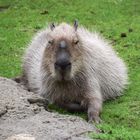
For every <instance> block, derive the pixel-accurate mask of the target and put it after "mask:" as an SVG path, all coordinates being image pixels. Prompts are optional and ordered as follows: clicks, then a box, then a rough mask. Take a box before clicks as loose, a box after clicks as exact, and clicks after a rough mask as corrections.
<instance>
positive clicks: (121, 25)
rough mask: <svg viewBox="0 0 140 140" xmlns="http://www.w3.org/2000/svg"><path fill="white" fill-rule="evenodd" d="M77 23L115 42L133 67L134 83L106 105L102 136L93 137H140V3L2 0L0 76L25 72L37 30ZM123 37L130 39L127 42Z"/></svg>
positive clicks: (111, 139)
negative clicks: (52, 24)
mask: <svg viewBox="0 0 140 140" xmlns="http://www.w3.org/2000/svg"><path fill="white" fill-rule="evenodd" d="M5 6H9V8H8V9H6V8H4V7H5ZM74 19H78V20H79V23H80V24H81V25H84V26H86V27H87V28H89V29H92V30H96V31H98V32H101V34H102V35H103V36H105V37H106V38H107V39H109V40H111V41H112V43H113V47H114V49H115V50H116V51H117V52H118V53H119V55H120V57H122V58H123V59H124V61H125V62H126V64H127V66H128V69H129V80H130V84H129V86H128V89H127V90H126V91H125V95H124V96H122V97H120V98H119V99H116V100H114V101H108V102H105V103H104V107H103V112H102V114H101V118H102V120H103V121H104V122H103V123H102V124H100V125H97V127H99V128H100V129H101V130H102V133H101V134H90V137H92V138H93V139H94V138H97V139H102V140H138V139H140V1H139V0H69V1H68V0H20V1H19V0H0V76H5V77H14V76H16V75H19V74H20V73H21V57H22V54H23V52H24V49H25V47H26V45H27V44H28V43H29V42H30V40H31V38H32V36H33V35H34V34H35V32H36V31H38V30H39V29H41V28H43V27H45V26H46V25H47V24H48V22H63V21H65V22H69V23H72V22H73V21H74ZM130 29H132V32H129V30H130ZM121 33H126V35H127V36H126V37H123V38H122V37H121V36H120V34H121ZM79 115H80V116H84V117H85V114H79Z"/></svg>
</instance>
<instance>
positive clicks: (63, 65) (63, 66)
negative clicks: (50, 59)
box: [55, 61, 71, 70]
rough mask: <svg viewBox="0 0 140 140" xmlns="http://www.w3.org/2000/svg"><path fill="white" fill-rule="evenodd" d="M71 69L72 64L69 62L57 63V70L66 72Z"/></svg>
mask: <svg viewBox="0 0 140 140" xmlns="http://www.w3.org/2000/svg"><path fill="white" fill-rule="evenodd" d="M69 68H71V62H69V61H57V62H55V69H61V70H66V69H69Z"/></svg>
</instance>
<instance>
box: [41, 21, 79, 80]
mask: <svg viewBox="0 0 140 140" xmlns="http://www.w3.org/2000/svg"><path fill="white" fill-rule="evenodd" d="M50 28H51V30H50V32H49V33H48V35H47V39H48V44H47V47H46V49H45V53H44V60H43V61H44V65H45V67H46V69H47V72H48V73H49V74H50V76H51V77H53V78H55V79H56V80H58V81H68V80H71V79H73V78H74V76H75V75H76V73H77V72H78V71H79V70H80V68H81V66H82V48H81V47H80V46H81V45H80V40H79V38H78V34H77V28H78V23H77V22H76V21H75V23H74V25H73V26H71V25H69V24H66V23H62V24H60V25H58V26H55V25H54V24H52V25H51V27H50Z"/></svg>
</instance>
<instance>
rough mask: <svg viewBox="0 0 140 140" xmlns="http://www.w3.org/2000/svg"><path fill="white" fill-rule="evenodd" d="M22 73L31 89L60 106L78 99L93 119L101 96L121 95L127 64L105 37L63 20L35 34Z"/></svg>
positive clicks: (100, 101) (104, 98)
mask: <svg viewBox="0 0 140 140" xmlns="http://www.w3.org/2000/svg"><path fill="white" fill-rule="evenodd" d="M23 73H24V76H25V79H26V81H27V83H26V84H27V86H28V88H29V89H30V90H31V91H34V92H36V93H39V94H41V95H43V96H44V97H45V98H47V99H48V100H49V101H50V102H52V103H56V104H58V105H60V106H61V105H62V106H63V104H69V103H78V104H79V105H80V106H82V107H83V108H86V109H87V111H88V117H89V120H95V121H96V122H98V121H99V113H100V111H101V108H102V102H103V100H106V99H112V98H115V97H117V96H120V95H121V93H122V90H123V89H124V88H125V85H126V84H127V69H126V66H125V64H124V63H123V61H122V60H121V59H120V58H119V57H118V56H117V55H116V53H115V52H114V50H113V49H112V48H111V46H110V45H109V44H108V43H107V42H106V41H105V40H103V39H102V38H101V37H100V36H99V35H98V34H96V33H91V32H89V31H88V30H86V29H85V28H83V27H81V28H80V27H79V28H76V27H72V26H70V25H68V24H65V23H62V24H60V25H58V26H56V27H54V28H51V29H46V30H43V31H41V32H40V33H38V34H37V35H36V36H35V38H34V39H33V40H32V42H31V44H30V45H29V47H28V49H27V51H26V53H25V56H24V63H23Z"/></svg>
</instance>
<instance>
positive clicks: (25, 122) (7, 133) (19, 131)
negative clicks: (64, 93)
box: [0, 78, 96, 140]
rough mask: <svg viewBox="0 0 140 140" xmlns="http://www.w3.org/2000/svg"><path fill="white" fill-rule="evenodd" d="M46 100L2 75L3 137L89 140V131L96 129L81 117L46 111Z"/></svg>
mask: <svg viewBox="0 0 140 140" xmlns="http://www.w3.org/2000/svg"><path fill="white" fill-rule="evenodd" d="M44 101H45V100H44V99H42V98H41V97H39V95H37V94H34V93H32V92H28V91H27V90H25V89H24V87H23V86H21V85H19V84H18V83H16V82H14V81H12V80H10V79H6V78H0V140H46V139H47V140H71V139H72V140H87V139H89V138H88V137H87V133H88V132H95V131H96V129H95V127H94V126H93V125H91V124H89V123H87V122H86V121H85V120H83V119H81V118H79V117H76V116H70V115H62V114H59V113H56V112H48V111H46V107H45V108H44V106H46V104H47V101H46V102H44ZM44 104H45V105H44Z"/></svg>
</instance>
